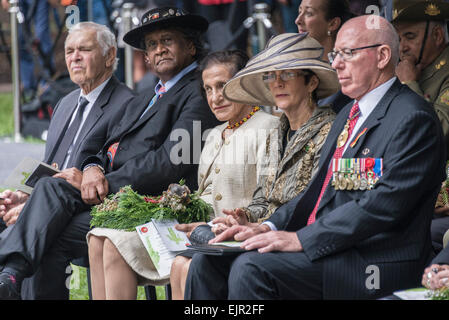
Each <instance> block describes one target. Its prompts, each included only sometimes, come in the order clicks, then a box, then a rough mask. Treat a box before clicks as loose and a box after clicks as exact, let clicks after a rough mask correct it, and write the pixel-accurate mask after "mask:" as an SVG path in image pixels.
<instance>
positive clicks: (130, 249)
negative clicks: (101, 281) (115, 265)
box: [87, 228, 170, 286]
mask: <svg viewBox="0 0 449 320" xmlns="http://www.w3.org/2000/svg"><path fill="white" fill-rule="evenodd" d="M91 235H94V236H97V237H106V238H108V239H109V240H110V241H111V242H112V243H113V244H114V245H115V247H116V248H117V250H118V251H119V252H120V254H121V255H122V257H123V259H124V260H125V261H126V263H128V265H129V266H130V267H131V268H132V269H133V270H134V272H136V274H137V282H138V285H139V286H143V285H154V286H160V285H166V284H168V283H169V282H170V277H165V278H161V277H160V276H159V274H158V272H157V271H156V268H155V267H154V265H153V262H152V261H151V259H150V256H149V255H148V252H147V250H146V249H145V246H144V245H143V243H142V241H141V240H140V238H139V235H138V234H137V232H136V231H131V232H129V231H122V230H115V229H106V228H94V229H92V230H91V231H89V233H88V234H87V241H89V237H90V236H91Z"/></svg>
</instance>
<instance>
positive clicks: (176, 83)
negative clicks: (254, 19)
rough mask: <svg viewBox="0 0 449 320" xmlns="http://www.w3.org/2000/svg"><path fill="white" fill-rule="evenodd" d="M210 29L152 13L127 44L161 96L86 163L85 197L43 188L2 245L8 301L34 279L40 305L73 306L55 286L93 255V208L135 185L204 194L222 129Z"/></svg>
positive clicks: (61, 187)
mask: <svg viewBox="0 0 449 320" xmlns="http://www.w3.org/2000/svg"><path fill="white" fill-rule="evenodd" d="M207 27H208V23H207V21H206V20H205V19H204V18H202V17H200V16H196V15H191V14H188V13H187V12H185V11H183V10H182V9H179V8H174V7H165V8H160V9H159V8H158V9H153V10H150V11H148V12H147V13H145V14H144V15H143V17H142V19H141V25H140V26H139V27H137V28H136V29H134V30H131V31H130V32H129V33H127V34H126V35H125V37H124V41H125V42H126V43H128V44H130V45H132V46H134V47H135V48H138V49H141V50H145V55H146V58H147V63H148V64H149V66H150V69H151V71H152V72H154V73H155V74H156V75H157V76H158V77H159V78H160V82H159V83H158V85H157V86H156V88H155V92H147V93H143V94H142V95H140V96H138V97H136V98H135V99H134V100H133V101H132V103H131V104H130V106H129V107H128V108H127V109H126V111H125V112H124V113H123V115H122V121H121V122H120V123H119V125H117V126H116V128H115V130H114V131H113V132H112V134H111V135H110V136H109V137H108V139H107V141H106V143H105V144H104V146H103V149H102V150H101V151H100V152H99V153H98V154H97V155H91V156H88V157H87V158H86V160H85V161H84V162H83V164H82V166H81V168H82V169H83V180H82V183H81V187H80V189H78V188H76V187H74V186H72V185H71V184H69V183H67V182H66V181H65V180H62V179H48V178H42V179H40V180H39V181H38V183H37V184H36V187H35V188H34V190H33V193H32V195H31V197H30V199H29V200H28V202H27V204H26V205H25V207H24V209H23V211H22V213H21V215H20V217H19V219H18V220H17V222H16V225H15V226H14V228H13V229H12V230H11V231H10V232H9V234H8V236H7V237H6V238H4V239H2V246H1V247H0V265H1V266H3V268H2V272H1V273H0V298H3V299H17V298H19V296H18V290H19V288H20V284H21V281H22V279H23V278H26V277H29V276H31V275H33V274H35V275H34V276H33V278H34V279H35V287H36V288H39V290H41V291H42V294H41V295H39V296H37V297H36V298H39V299H48V298H49V299H58V298H66V297H62V296H61V295H60V294H59V293H58V292H54V291H53V290H51V287H52V286H55V285H54V284H50V283H61V282H63V281H65V268H66V266H67V265H68V262H69V261H70V260H72V259H73V258H77V257H82V256H85V255H86V254H87V243H86V239H85V236H86V233H87V232H88V231H89V224H90V218H91V217H90V209H91V205H93V204H98V203H100V202H102V200H103V199H104V198H105V197H106V195H107V194H109V193H111V192H112V193H115V192H117V191H119V189H120V188H121V187H123V186H125V185H130V186H131V187H132V188H133V189H134V190H135V191H137V192H139V193H141V194H147V195H158V194H160V193H162V191H164V190H166V189H167V187H168V185H169V184H170V183H173V182H178V181H179V180H180V179H182V178H184V179H185V181H186V184H187V185H188V186H189V187H190V188H191V189H195V188H196V175H197V166H198V165H197V163H198V161H197V159H198V158H199V156H200V152H201V142H202V138H203V137H202V134H203V132H204V131H205V130H207V129H209V128H212V127H214V126H216V125H217V124H218V123H217V120H216V119H215V117H214V115H213V114H212V112H211V111H210V109H209V107H208V105H207V102H206V101H205V99H204V98H203V97H202V95H201V93H200V87H199V82H198V79H197V77H196V75H195V69H196V65H197V63H196V60H197V59H198V58H199V57H200V55H201V50H202V46H201V43H200V41H199V37H200V35H201V34H202V33H203V32H204V31H206V29H207ZM180 140H181V141H180ZM180 146H181V148H180Z"/></svg>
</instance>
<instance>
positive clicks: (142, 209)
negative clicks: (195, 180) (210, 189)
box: [90, 180, 213, 231]
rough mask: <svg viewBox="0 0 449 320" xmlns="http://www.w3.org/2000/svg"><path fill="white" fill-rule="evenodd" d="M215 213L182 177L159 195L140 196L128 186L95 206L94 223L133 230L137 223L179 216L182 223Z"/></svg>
mask: <svg viewBox="0 0 449 320" xmlns="http://www.w3.org/2000/svg"><path fill="white" fill-rule="evenodd" d="M212 212H213V208H212V206H211V205H210V204H208V203H206V202H205V201H204V200H203V199H201V198H200V197H199V195H198V194H197V193H191V192H190V190H189V188H188V187H187V186H186V185H184V181H182V180H181V182H180V183H179V184H171V185H170V186H169V187H168V189H167V191H164V192H163V193H162V195H160V196H157V197H151V196H143V195H140V194H138V193H137V192H135V191H134V190H133V189H132V188H131V186H125V187H123V188H121V189H120V191H119V192H117V193H116V194H112V195H109V196H108V197H106V198H105V199H104V201H103V203H101V204H99V205H96V206H94V207H93V208H92V211H91V216H92V220H91V223H90V225H91V227H101V228H110V229H117V230H125V231H133V230H135V227H136V226H139V225H142V224H145V223H147V222H149V221H151V219H156V220H161V219H176V220H178V222H179V223H192V222H199V221H204V222H207V221H208V220H209V217H210V214H211V213H212Z"/></svg>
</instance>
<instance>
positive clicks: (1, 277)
mask: <svg viewBox="0 0 449 320" xmlns="http://www.w3.org/2000/svg"><path fill="white" fill-rule="evenodd" d="M0 300H20V283H18V281H17V280H16V277H15V276H14V275H12V274H10V273H7V272H0Z"/></svg>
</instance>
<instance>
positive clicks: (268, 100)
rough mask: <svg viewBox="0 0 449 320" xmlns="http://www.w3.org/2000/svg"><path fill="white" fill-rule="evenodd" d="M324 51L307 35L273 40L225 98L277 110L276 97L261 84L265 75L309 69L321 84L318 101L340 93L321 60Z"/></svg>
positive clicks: (237, 77)
mask: <svg viewBox="0 0 449 320" xmlns="http://www.w3.org/2000/svg"><path fill="white" fill-rule="evenodd" d="M323 52H324V49H323V47H322V46H321V45H320V43H319V42H318V41H316V40H315V39H313V38H312V37H310V36H309V35H308V33H307V32H305V33H284V34H280V35H278V36H276V37H273V38H271V39H270V41H269V42H268V43H267V46H266V48H265V49H264V50H263V51H261V52H260V53H259V54H257V55H256V56H254V57H252V58H251V59H250V60H249V61H248V63H247V64H246V66H245V68H243V69H242V70H240V71H239V72H238V73H236V74H235V76H234V77H233V78H232V79H231V80H229V81H228V82H227V83H226V85H225V87H224V89H223V94H224V96H225V98H226V99H228V100H231V101H235V102H239V103H242V104H250V105H263V106H275V102H274V99H273V96H272V94H271V92H270V89H269V88H268V85H267V84H265V83H264V82H263V80H262V75H263V73H264V72H268V71H278V70H290V69H307V70H310V71H312V72H313V73H314V74H315V75H316V76H317V77H318V78H319V80H320V83H319V85H318V87H317V89H316V94H317V98H318V99H323V98H325V97H328V96H330V95H332V94H334V93H336V92H337V91H338V90H340V83H339V82H338V77H337V73H336V72H335V70H333V69H332V67H331V65H330V64H329V62H327V61H325V60H323V59H322V56H323Z"/></svg>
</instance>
